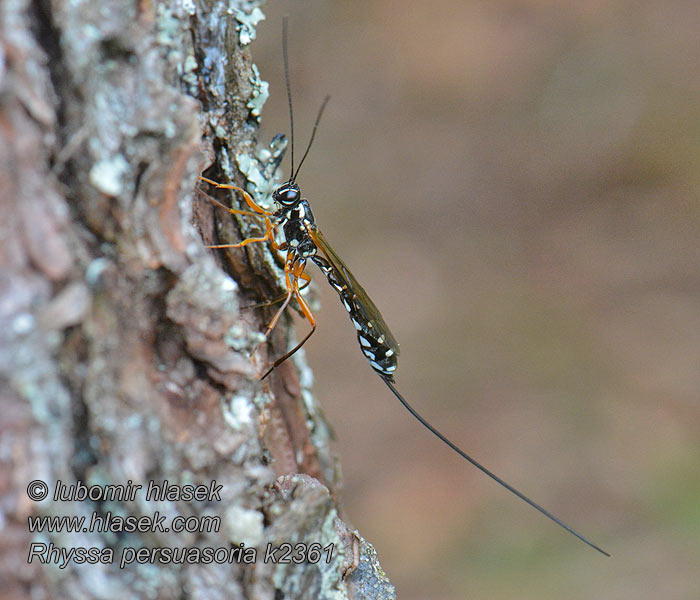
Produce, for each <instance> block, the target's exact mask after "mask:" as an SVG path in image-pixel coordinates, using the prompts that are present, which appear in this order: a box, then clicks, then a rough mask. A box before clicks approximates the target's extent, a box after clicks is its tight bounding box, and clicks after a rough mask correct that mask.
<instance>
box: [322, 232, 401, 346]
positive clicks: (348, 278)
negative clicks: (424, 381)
mask: <svg viewBox="0 0 700 600" xmlns="http://www.w3.org/2000/svg"><path fill="white" fill-rule="evenodd" d="M308 232H309V235H310V236H311V239H312V240H313V241H314V243H315V244H316V247H317V248H318V249H319V250H320V251H321V253H322V254H323V256H324V257H325V258H326V260H327V261H328V262H329V263H330V265H331V266H332V267H333V272H334V274H335V276H336V277H337V279H338V280H339V281H341V282H342V283H344V284H345V285H346V286H347V288H348V291H350V292H351V293H352V294H353V295H354V300H355V303H356V304H357V307H358V309H359V312H360V316H361V317H362V318H363V319H365V323H367V324H369V323H371V329H372V331H373V333H374V334H375V335H376V336H377V337H379V336H384V340H385V343H386V344H387V345H388V346H389V347H390V348H391V349H392V350H393V351H394V353H395V354H396V355H397V356H398V354H399V344H398V342H397V341H396V338H394V335H393V334H392V333H391V330H390V329H389V326H388V325H387V324H386V323H385V322H384V318H383V317H382V315H381V313H380V312H379V309H378V308H377V307H376V306H375V304H374V302H372V300H371V299H370V297H369V296H368V295H367V292H366V291H365V290H364V288H363V287H362V286H361V285H360V283H359V282H358V281H357V279H355V276H354V275H353V274H352V273H351V272H350V269H348V268H347V266H346V265H345V263H344V262H343V261H342V260H341V258H340V257H339V256H338V255H337V254H336V253H335V251H334V250H333V248H331V245H330V244H329V243H328V241H327V240H326V238H325V237H324V236H323V234H322V233H321V231H320V230H319V229H317V228H316V227H309V228H308Z"/></svg>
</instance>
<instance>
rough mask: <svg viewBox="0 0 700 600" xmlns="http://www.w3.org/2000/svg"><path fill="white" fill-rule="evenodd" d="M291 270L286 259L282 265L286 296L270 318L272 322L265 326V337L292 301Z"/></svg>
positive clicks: (290, 265)
mask: <svg viewBox="0 0 700 600" xmlns="http://www.w3.org/2000/svg"><path fill="white" fill-rule="evenodd" d="M291 269H292V261H291V259H289V258H288V259H287V261H286V262H285V263H284V283H285V285H286V286H287V295H286V296H285V298H284V302H283V303H282V306H280V307H279V310H278V311H277V312H276V313H275V316H274V317H272V321H270V324H269V325H268V326H267V329H266V330H265V337H267V336H268V335H270V332H271V331H272V330H273V329H274V328H275V325H277V321H279V318H280V317H281V316H282V313H283V312H284V309H285V308H287V306H288V305H289V302H290V300H291V299H292V296H293V295H294V285H293V284H292V281H291V276H290V274H289V272H290V271H291Z"/></svg>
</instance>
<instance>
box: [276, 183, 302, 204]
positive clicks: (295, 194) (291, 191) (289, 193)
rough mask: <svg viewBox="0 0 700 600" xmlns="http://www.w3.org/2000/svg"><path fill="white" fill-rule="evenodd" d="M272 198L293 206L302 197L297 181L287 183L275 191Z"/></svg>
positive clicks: (279, 202)
mask: <svg viewBox="0 0 700 600" xmlns="http://www.w3.org/2000/svg"><path fill="white" fill-rule="evenodd" d="M272 199H273V200H274V201H275V202H277V203H278V204H282V205H283V206H292V205H293V204H296V203H297V202H299V200H300V199H301V191H300V190H299V186H298V185H297V184H296V183H291V182H290V183H285V184H284V185H281V186H280V187H278V188H277V189H276V190H275V191H274V192H273V194H272Z"/></svg>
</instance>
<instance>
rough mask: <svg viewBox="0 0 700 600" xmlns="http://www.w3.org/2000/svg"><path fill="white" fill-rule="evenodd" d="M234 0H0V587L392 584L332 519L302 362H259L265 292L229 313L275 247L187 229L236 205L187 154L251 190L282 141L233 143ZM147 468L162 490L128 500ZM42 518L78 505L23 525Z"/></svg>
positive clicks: (334, 591) (280, 338)
mask: <svg viewBox="0 0 700 600" xmlns="http://www.w3.org/2000/svg"><path fill="white" fill-rule="evenodd" d="M257 11H259V8H257V3H256V2H254V1H250V0H248V1H246V0H238V1H236V0H231V1H230V2H228V3H225V2H216V1H213V0H209V1H207V0H199V1H195V0H191V1H189V2H188V1H182V0H171V1H165V0H164V1H158V0H155V1H154V2H149V1H141V2H124V1H123V0H92V1H91V2H68V1H67V0H63V1H62V0H55V1H51V0H32V1H29V0H5V1H4V2H2V4H0V14H1V15H2V20H1V23H0V26H1V27H2V29H1V31H0V38H1V39H0V42H1V45H0V91H1V94H0V136H1V137H2V146H1V147H0V153H1V154H2V161H1V162H0V169H1V170H0V182H1V186H0V202H1V203H2V220H1V221H0V227H1V228H2V233H1V235H2V246H1V248H2V250H1V252H0V267H1V273H0V286H1V287H0V369H1V374H2V377H1V379H0V390H1V392H2V406H1V408H2V414H1V415H0V424H1V425H0V426H1V431H2V434H1V435H2V437H1V439H0V509H1V510H2V513H1V514H0V517H1V518H0V523H1V525H0V526H1V527H2V529H1V530H0V547H1V548H2V553H1V555H0V577H2V584H0V598H30V597H31V598H167V599H172V598H185V597H186V598H203V599H204V598H206V599H208V600H211V599H216V598H228V599H231V598H256V599H258V598H260V599H270V600H272V599H276V598H309V599H323V598H334V599H337V598H379V599H383V598H393V597H394V590H393V587H392V586H391V584H390V583H389V581H388V579H387V578H386V576H385V575H384V573H383V571H382V570H381V567H380V566H379V563H378V562H377V560H376V554H375V552H374V549H373V548H372V546H371V545H370V544H368V543H367V542H365V541H364V540H363V539H362V538H361V537H360V536H359V534H358V533H357V532H352V531H350V530H349V528H348V527H347V526H346V525H345V524H344V523H343V521H342V520H341V519H340V517H339V514H338V511H339V508H338V498H337V495H336V491H337V490H338V487H339V480H338V472H339V469H338V465H337V461H336V458H335V457H334V455H333V454H332V452H331V450H330V448H329V441H330V437H331V434H330V430H329V427H328V426H327V424H326V423H325V421H324V418H323V415H322V412H321V409H320V408H319V405H318V404H317V402H316V400H315V399H314V397H313V396H312V394H311V392H310V390H309V381H310V377H309V376H308V375H309V373H308V367H307V366H306V365H305V364H304V361H303V358H302V357H300V356H298V357H296V358H295V359H294V361H287V362H286V363H284V364H283V365H282V366H280V368H279V369H277V370H276V372H275V373H274V374H273V376H272V377H270V378H268V379H266V380H265V381H263V382H259V381H258V378H259V376H260V374H261V372H263V371H264V369H265V368H266V365H267V364H269V362H270V360H271V359H273V358H274V357H275V356H279V355H280V354H282V353H283V352H284V350H285V348H287V347H288V345H289V343H291V342H290V340H291V338H292V337H293V335H292V333H291V332H290V327H291V322H290V321H288V320H285V319H282V322H281V323H280V325H279V326H278V327H277V328H276V329H275V330H274V331H273V335H272V338H271V340H270V343H267V344H260V341H261V335H262V334H261V331H264V329H265V325H266V322H267V321H268V320H269V318H270V316H271V315H272V314H274V310H275V307H274V306H273V307H264V308H262V309H255V310H252V309H249V308H245V307H246V306H249V305H251V304H255V303H256V302H260V301H261V300H262V299H265V298H274V297H275V296H277V295H278V294H279V293H280V290H281V289H283V286H280V281H281V279H280V270H279V266H278V261H277V258H276V257H275V256H274V255H273V254H271V253H270V251H269V249H268V248H267V247H266V246H265V245H264V244H254V245H250V246H247V247H246V248H245V249H243V250H241V249H235V250H230V251H227V252H222V251H211V250H208V249H206V248H205V245H206V244H216V243H225V242H222V240H233V241H237V240H240V239H242V238H243V237H247V236H249V235H251V233H252V232H254V231H256V224H255V223H251V219H250V218H249V217H240V218H237V219H234V218H233V217H232V216H231V215H229V214H228V213H226V212H225V211H223V210H221V209H216V208H215V206H214V205H213V203H211V202H209V201H208V200H207V197H206V194H205V193H204V192H202V191H201V188H200V184H199V182H198V180H197V176H198V174H199V173H200V171H201V170H202V169H203V168H207V167H208V166H209V165H211V164H215V165H216V166H213V167H211V168H210V169H209V170H207V175H208V176H210V177H211V178H212V179H217V180H220V181H237V182H238V185H247V186H248V188H249V189H250V191H251V192H252V193H254V194H256V197H258V198H263V197H264V196H265V195H267V194H269V190H270V187H271V185H272V179H273V175H274V170H275V166H276V160H278V159H279V157H280V153H281V151H282V150H283V146H284V141H283V140H282V139H276V140H274V141H273V145H272V147H271V149H270V150H269V151H260V150H257V149H256V140H255V136H256V133H257V119H258V116H259V110H260V108H261V106H262V103H263V102H264V98H265V95H266V89H265V84H264V83H263V82H261V81H260V80H259V77H258V75H257V70H256V69H255V67H254V66H253V64H252V60H251V57H250V54H249V52H248V50H247V49H246V45H247V43H249V42H250V40H251V38H252V37H254V35H255V22H256V20H257V17H259V16H260V14H261V13H259V12H257ZM203 140H204V142H203ZM206 189H207V193H211V194H213V192H212V190H211V188H206ZM234 197H235V196H233V195H231V194H228V193H227V194H216V198H218V199H219V201H221V202H230V201H231V200H232V198H234ZM203 240H204V241H203ZM256 348H257V349H256ZM254 350H255V351H254ZM32 481H35V483H34V484H32V485H30V482H32ZM165 481H167V482H169V484H170V485H171V486H180V490H181V492H182V496H181V497H179V498H178V497H177V496H176V495H169V496H168V497H166V498H161V499H159V500H156V499H155V498H154V497H153V496H151V497H150V498H147V496H146V493H147V491H148V487H149V482H153V483H152V484H150V485H158V486H161V484H162V483H163V482H165ZM37 482H38V483H37ZM41 482H44V483H45V484H47V487H46V491H47V492H48V498H47V499H45V500H36V501H35V500H32V499H31V497H30V494H31V496H32V497H35V498H41V496H42V491H43V490H42V483H41ZM78 482H81V484H84V486H86V487H80V485H78ZM214 482H215V483H214ZM61 485H64V486H65V490H64V494H63V495H62V496H61V497H62V498H63V499H66V498H68V493H69V491H70V490H71V489H72V491H73V494H74V496H73V497H75V495H76V494H78V495H79V494H80V493H88V494H89V496H90V498H88V499H84V500H82V501H81V500H75V499H73V500H67V499H66V500H65V501H61V500H55V499H53V496H54V494H55V493H58V492H59V491H60V490H61V489H62V488H61ZM137 485H141V486H143V487H142V489H138V490H136V488H135V486H137ZM184 485H191V486H197V485H201V486H203V487H202V488H183V487H182V486H184ZM71 486H72V488H71ZM105 486H122V487H105ZM218 486H221V487H218ZM176 489H177V488H171V489H170V493H171V494H174V493H175V492H174V491H173V490H176ZM193 489H197V490H198V492H197V494H198V497H196V498H189V497H185V495H184V494H185V492H188V491H189V492H192V491H193ZM130 491H134V494H133V497H131V496H130V495H129V492H130ZM151 491H153V490H151ZM122 493H123V494H122ZM199 494H202V496H199ZM78 497H79V496H78ZM62 516H67V517H85V523H84V524H82V526H80V525H79V526H78V528H77V530H76V531H67V530H65V529H64V531H54V532H51V531H49V529H48V524H47V523H46V522H44V523H43V526H42V525H41V524H39V523H38V522H36V521H34V519H35V518H37V517H62ZM127 517H135V518H140V519H141V520H140V521H139V523H140V524H141V525H142V527H141V528H140V529H146V528H148V530H147V531H140V530H137V531H128V527H127V524H128V523H129V522H130V521H129V519H127ZM177 517H192V519H190V520H189V521H188V522H187V523H188V524H189V525H190V526H196V527H197V528H205V527H206V526H207V525H208V526H209V528H210V529H211V530H207V531H191V532H176V531H175V529H174V528H175V526H176V518H177ZM120 518H123V519H124V520H123V521H120V520H119V519H120ZM159 518H160V519H161V521H158V519H159ZM206 518H210V520H209V521H207V519H206ZM217 518H218V519H220V522H217V520H216V519H217ZM149 519H150V521H149ZM151 521H153V522H154V523H155V524H151ZM32 523H33V525H32ZM157 523H160V525H157ZM132 524H133V523H132ZM177 524H179V523H177ZM34 526H36V529H37V531H35V532H32V531H30V529H31V527H34ZM190 528H192V527H190ZM284 544H290V545H291V546H290V549H291V552H290V553H288V552H286V550H287V547H286V546H284ZM295 544H301V545H300V546H295ZM80 548H90V549H93V548H94V549H95V550H92V551H91V552H90V553H86V554H82V551H81V550H80ZM72 550H74V552H73V554H69V553H70V552H71V551H72ZM214 551H216V552H214ZM270 552H272V554H270ZM253 554H255V556H253ZM81 557H82V559H81ZM98 558H99V559H101V561H98V562H97V563H96V564H93V563H94V562H95V560H97V559H98ZM285 558H286V559H287V561H288V562H285V561H284V560H282V559H285ZM299 558H303V559H305V560H302V561H301V562H300V563H297V562H295V560H298V559H299ZM266 559H267V560H266ZM327 559H328V560H327Z"/></svg>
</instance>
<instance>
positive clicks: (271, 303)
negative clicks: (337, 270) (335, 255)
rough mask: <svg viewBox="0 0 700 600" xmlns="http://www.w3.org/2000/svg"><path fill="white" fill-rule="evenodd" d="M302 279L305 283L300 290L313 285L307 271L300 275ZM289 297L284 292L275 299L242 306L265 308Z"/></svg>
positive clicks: (249, 308)
mask: <svg viewBox="0 0 700 600" xmlns="http://www.w3.org/2000/svg"><path fill="white" fill-rule="evenodd" d="M299 278H300V279H303V280H304V283H303V285H301V286H300V287H299V291H300V292H301V291H302V290H305V289H306V288H307V287H309V285H311V277H309V276H308V275H307V274H306V273H302V274H301V275H300V276H299ZM286 297H287V294H286V293H285V294H282V295H281V296H277V298H275V299H274V300H267V301H265V302H258V303H257V304H248V305H247V306H243V307H242V308H245V309H248V310H252V309H254V308H263V307H265V306H272V305H273V304H277V303H278V302H282V300H284V299H285V298H286Z"/></svg>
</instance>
